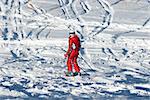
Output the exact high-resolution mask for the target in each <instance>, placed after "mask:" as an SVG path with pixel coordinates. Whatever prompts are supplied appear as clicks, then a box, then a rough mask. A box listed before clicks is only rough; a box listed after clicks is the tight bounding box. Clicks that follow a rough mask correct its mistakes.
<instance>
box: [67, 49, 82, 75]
mask: <svg viewBox="0 0 150 100" xmlns="http://www.w3.org/2000/svg"><path fill="white" fill-rule="evenodd" d="M77 58H78V53H76V52H74V51H73V52H71V54H70V56H68V61H67V66H68V71H69V72H71V71H72V65H73V66H74V69H75V72H80V68H79V66H78V63H77Z"/></svg>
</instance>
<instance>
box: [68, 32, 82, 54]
mask: <svg viewBox="0 0 150 100" xmlns="http://www.w3.org/2000/svg"><path fill="white" fill-rule="evenodd" d="M80 46H81V45H80V39H79V37H78V36H77V35H75V36H74V37H69V48H68V51H67V54H68V55H69V54H70V53H71V52H73V51H74V52H75V53H76V54H78V53H79V49H80Z"/></svg>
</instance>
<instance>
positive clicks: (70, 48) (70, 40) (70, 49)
mask: <svg viewBox="0 0 150 100" xmlns="http://www.w3.org/2000/svg"><path fill="white" fill-rule="evenodd" d="M72 44H73V42H72V39H69V47H68V50H67V53H66V54H67V55H70V53H71V51H72Z"/></svg>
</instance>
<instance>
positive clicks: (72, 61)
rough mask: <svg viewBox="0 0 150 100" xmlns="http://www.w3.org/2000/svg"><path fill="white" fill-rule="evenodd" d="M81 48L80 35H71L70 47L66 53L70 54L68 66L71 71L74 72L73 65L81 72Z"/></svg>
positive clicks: (76, 70)
mask: <svg viewBox="0 0 150 100" xmlns="http://www.w3.org/2000/svg"><path fill="white" fill-rule="evenodd" d="M79 49H80V39H79V37H78V36H77V35H74V36H73V37H69V48H68V51H67V53H66V55H68V61H67V66H68V71H69V72H72V65H73V66H74V69H75V72H80V68H79V66H78V63H77V58H78V55H79Z"/></svg>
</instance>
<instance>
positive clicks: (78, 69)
mask: <svg viewBox="0 0 150 100" xmlns="http://www.w3.org/2000/svg"><path fill="white" fill-rule="evenodd" d="M77 58H78V55H77V56H75V57H74V58H73V65H74V69H75V72H78V73H80V67H79V66H78V63H77Z"/></svg>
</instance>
